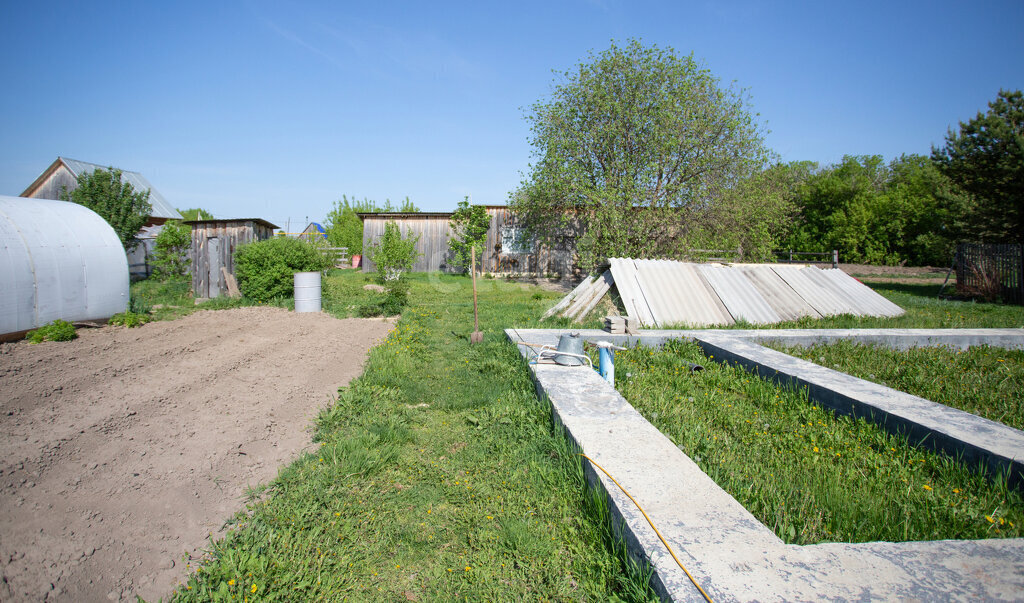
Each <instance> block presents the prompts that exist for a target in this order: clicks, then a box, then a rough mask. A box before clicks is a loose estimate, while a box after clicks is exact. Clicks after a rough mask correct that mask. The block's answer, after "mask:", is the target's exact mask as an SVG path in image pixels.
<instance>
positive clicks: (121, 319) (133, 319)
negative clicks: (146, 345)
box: [107, 311, 149, 329]
mask: <svg viewBox="0 0 1024 603" xmlns="http://www.w3.org/2000/svg"><path fill="white" fill-rule="evenodd" d="M147 322H149V315H147V314H139V313H137V312H131V311H128V312H121V313H120V314H115V315H113V316H111V317H110V320H109V321H107V324H111V325H116V326H122V327H128V328H129V329H133V328H135V327H141V326H142V325H144V324H146V323H147Z"/></svg>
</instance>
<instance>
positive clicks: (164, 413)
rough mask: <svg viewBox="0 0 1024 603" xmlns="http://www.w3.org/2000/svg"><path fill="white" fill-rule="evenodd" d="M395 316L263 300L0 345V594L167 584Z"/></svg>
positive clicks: (284, 454) (293, 448) (148, 591)
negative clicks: (339, 314)
mask: <svg viewBox="0 0 1024 603" xmlns="http://www.w3.org/2000/svg"><path fill="white" fill-rule="evenodd" d="M392 325H393V323H392V322H387V321H382V320H375V319H369V320H365V319H346V320H337V319H335V318H332V317H330V316H328V315H326V314H295V313H292V312H288V311H286V310H282V309H280V308H263V307H259V308H240V309H234V310H222V311H201V312H197V313H195V314H192V315H190V316H187V317H185V318H182V319H179V320H176V321H171V322H157V323H151V324H148V325H145V326H143V327H141V328H137V329H125V328H123V327H104V328H101V329H94V330H88V329H80V330H79V338H78V339H77V340H75V341H72V342H67V343H55V342H44V343H41V344H38V345H30V344H28V343H27V342H24V341H22V342H17V343H8V344H0V435H2V439H0V572H2V582H0V600H3V601H8V600H19V601H20V600H65V601H97V600H106V599H110V600H123V599H134V597H135V596H136V595H139V596H142V597H144V598H146V599H157V598H160V597H166V596H167V595H168V594H169V593H170V591H171V590H172V589H173V588H174V586H175V585H176V584H177V583H178V582H179V581H180V580H182V579H183V578H184V577H185V576H186V574H187V571H188V570H187V563H188V561H187V560H189V559H191V560H194V559H197V558H198V557H199V556H201V555H202V552H203V548H204V547H205V546H206V545H207V544H208V538H209V537H210V536H211V535H212V536H213V537H215V538H216V537H217V536H218V535H219V534H220V533H221V531H222V529H223V525H224V521H225V520H227V519H229V518H230V517H231V516H232V515H233V514H234V513H235V512H236V511H238V510H240V509H241V508H242V507H243V506H244V493H245V491H246V489H247V487H248V486H255V485H258V484H261V483H266V482H267V481H269V480H271V479H273V478H274V477H275V476H276V474H277V470H278V467H280V466H281V465H282V464H284V463H286V462H288V461H289V460H291V459H293V458H295V457H296V456H297V455H298V454H300V453H301V452H302V451H303V450H304V449H306V448H307V447H308V446H310V443H311V433H310V431H309V427H310V424H311V420H312V419H313V417H314V416H315V415H316V413H317V411H318V409H319V408H320V407H322V406H324V405H325V404H327V403H328V402H329V401H330V400H331V399H332V397H333V396H334V395H335V394H336V392H337V389H338V387H339V386H342V385H345V384H346V383H348V381H349V380H350V379H352V378H353V377H355V376H357V375H358V374H359V373H360V372H361V371H362V366H363V362H364V360H365V358H366V354H367V351H368V350H369V348H370V347H372V346H373V345H375V344H376V343H377V342H378V341H380V340H381V339H383V338H384V337H385V336H386V335H387V333H388V332H389V331H390V329H391V327H392Z"/></svg>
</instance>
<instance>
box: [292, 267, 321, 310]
mask: <svg viewBox="0 0 1024 603" xmlns="http://www.w3.org/2000/svg"><path fill="white" fill-rule="evenodd" d="M295 311H296V312H319V311H320V273H319V272H296V273H295Z"/></svg>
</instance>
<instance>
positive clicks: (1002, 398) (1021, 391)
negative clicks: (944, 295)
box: [769, 340, 1024, 429]
mask: <svg viewBox="0 0 1024 603" xmlns="http://www.w3.org/2000/svg"><path fill="white" fill-rule="evenodd" d="M769 347H773V348H775V349H777V350H780V351H782V352H785V353H786V354H791V355H793V356H796V357H798V358H803V359H804V360H809V361H811V362H814V363H816V364H820V365H822V366H827V367H829V368H833V369H836V370H838V371H842V372H844V373H849V374H851V375H854V376H856V377H860V378H861V379H867V380H868V381H872V382H875V383H880V384H882V385H885V386H888V387H891V388H894V389H898V390H900V391H904V392H907V393H909V394H913V395H915V396H920V397H922V398H926V399H928V400H931V401H932V402H938V403H939V404H945V405H946V406H952V407H954V408H959V409H961V410H965V411H967V412H969V413H973V414H976V415H980V416H982V417H985V418H987V419H992V420H993V421H998V422H1000V423H1004V424H1006V425H1009V426H1010V427H1015V428H1017V429H1024V351H1020V350H1004V349H1000V348H992V347H988V346H979V347H973V348H969V349H967V350H952V349H949V348H945V347H936V348H913V349H910V350H893V349H889V348H886V347H884V346H875V345H862V344H857V343H854V342H852V341H848V340H841V341H837V342H835V343H832V344H828V345H817V346H813V347H809V348H802V347H799V346H794V347H785V346H779V345H769Z"/></svg>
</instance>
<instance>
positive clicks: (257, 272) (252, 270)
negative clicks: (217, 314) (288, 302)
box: [235, 237, 331, 302]
mask: <svg viewBox="0 0 1024 603" xmlns="http://www.w3.org/2000/svg"><path fill="white" fill-rule="evenodd" d="M330 267H331V260H330V258H328V257H326V256H325V255H324V254H323V253H321V251H320V250H319V249H317V248H316V247H315V246H313V245H311V244H310V243H307V242H306V241H303V240H301V239H289V238H285V237H273V238H270V239H267V240H265V241H257V242H255V243H249V244H246V245H241V246H240V247H239V248H238V249H237V250H236V251H235V276H236V277H237V278H238V287H239V289H241V290H242V294H243V295H245V296H246V297H248V298H249V299H251V300H253V301H260V302H268V301H270V300H271V299H273V298H275V297H290V296H291V295H292V294H293V293H294V286H295V283H294V276H293V275H294V274H295V273H296V272H318V271H323V270H327V269H328V268H330Z"/></svg>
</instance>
